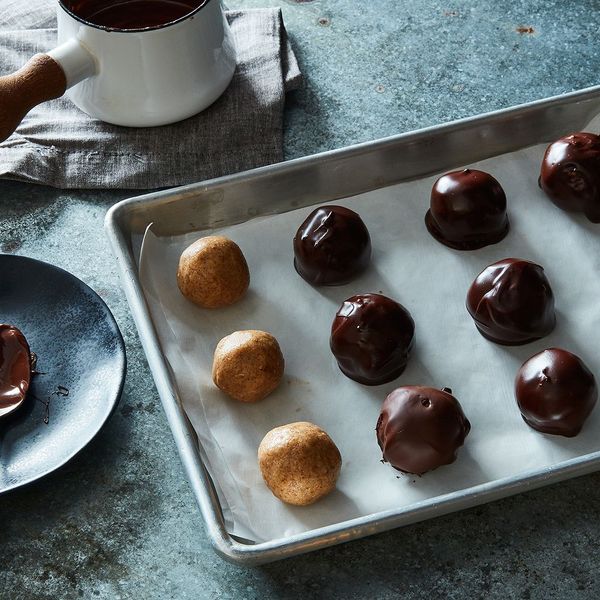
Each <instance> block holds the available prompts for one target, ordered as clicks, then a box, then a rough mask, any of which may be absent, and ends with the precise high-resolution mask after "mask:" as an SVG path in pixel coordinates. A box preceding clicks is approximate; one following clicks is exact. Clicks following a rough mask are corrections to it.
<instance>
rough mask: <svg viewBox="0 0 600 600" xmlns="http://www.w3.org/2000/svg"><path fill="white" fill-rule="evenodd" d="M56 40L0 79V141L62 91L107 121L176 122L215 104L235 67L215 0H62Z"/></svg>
mask: <svg viewBox="0 0 600 600" xmlns="http://www.w3.org/2000/svg"><path fill="white" fill-rule="evenodd" d="M98 6H100V8H99V9H98ZM161 19H166V22H162V21H161ZM115 24H116V25H118V26H115ZM139 24H142V25H143V27H139ZM58 44H59V45H58V46H57V47H56V48H54V49H53V50H51V51H50V52H48V53H47V54H37V55H35V56H33V57H32V58H31V59H30V60H29V62H27V64H26V65H25V66H24V67H22V68H21V69H20V70H19V71H17V72H15V73H13V74H11V75H6V76H4V77H0V141H2V140H5V139H6V138H7V137H9V136H10V135H11V134H12V133H13V132H14V130H15V129H16V128H17V126H18V124H19V123H20V122H21V120H22V119H23V117H24V116H25V115H26V114H27V113H28V112H29V111H30V110H31V109H32V108H33V107H34V106H36V105H37V104H40V103H41V102H45V101H46V100H51V99H53V98H58V97H59V96H62V95H63V94H64V93H65V92H67V95H68V97H69V98H70V99H71V100H72V101H73V103H74V104H75V105H76V106H78V107H79V108H80V109H81V110H83V111H84V112H86V113H87V114H88V115H90V116H92V117H96V118H98V119H101V120H103V121H106V122H107V123H114V124H116V125H125V126H130V127H149V126H155V125H166V124H168V123H174V122H176V121H180V120H182V119H185V118H187V117H190V116H192V115H194V114H196V113H198V112H200V111H202V110H203V109H205V108H206V107H208V106H209V105H210V104H212V103H213V102H214V101H215V100H216V99H217V98H218V97H219V96H220V95H221V94H222V93H223V92H224V91H225V89H226V87H227V86H228V84H229V82H230V81H231V78H232V76H233V72H234V70H235V65H236V59H235V50H234V46H233V41H232V36H231V32H230V30H229V26H228V24H227V21H226V19H225V14H224V11H223V7H222V5H221V0H102V1H100V0H60V1H59V3H58Z"/></svg>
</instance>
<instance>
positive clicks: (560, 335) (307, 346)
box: [140, 128, 600, 541]
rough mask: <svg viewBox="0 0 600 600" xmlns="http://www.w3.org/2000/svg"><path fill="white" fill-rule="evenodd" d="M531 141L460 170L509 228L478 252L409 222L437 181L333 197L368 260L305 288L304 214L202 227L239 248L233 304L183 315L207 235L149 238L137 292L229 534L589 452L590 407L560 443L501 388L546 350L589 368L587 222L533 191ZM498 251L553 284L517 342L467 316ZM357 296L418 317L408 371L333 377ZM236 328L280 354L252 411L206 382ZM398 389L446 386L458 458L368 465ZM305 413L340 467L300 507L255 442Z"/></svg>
mask: <svg viewBox="0 0 600 600" xmlns="http://www.w3.org/2000/svg"><path fill="white" fill-rule="evenodd" d="M588 130H593V131H597V128H595V129H588ZM544 149H545V145H541V146H537V147H532V148H529V149H526V150H524V151H520V152H516V153H513V154H509V155H504V156H501V157H497V158H494V159H490V160H486V161H483V162H481V163H477V164H474V165H468V166H472V167H476V168H480V169H482V170H484V171H488V172H490V173H491V174H493V175H494V177H496V178H497V179H498V180H499V181H500V183H501V184H502V186H503V187H504V190H505V191H506V195H507V198H508V207H509V218H510V227H511V228H510V233H509V235H508V236H507V238H506V239H505V240H503V241H502V242H500V243H499V244H496V245H493V246H488V247H487V248H484V249H481V250H477V251H473V252H459V251H456V250H451V249H449V248H446V247H445V246H443V245H441V244H439V243H438V242H436V241H435V240H434V239H433V238H432V237H431V236H430V235H429V233H428V232H427V230H426V228H425V225H424V223H423V218H424V215H425V212H426V210H427V208H428V206H429V194H430V191H431V186H432V184H433V182H434V181H435V179H436V177H437V176H432V177H428V178H426V179H423V180H420V181H413V182H409V183H403V184H401V185H396V186H393V187H388V188H385V189H380V190H376V191H374V192H370V193H367V194H362V195H360V196H356V197H353V198H348V199H345V200H342V201H336V204H341V205H344V206H347V207H349V208H352V209H353V210H355V211H357V212H358V213H359V214H360V215H361V216H362V218H363V220H364V221H365V223H366V225H367V227H368V228H369V231H370V233H371V238H372V242H373V259H372V264H371V267H370V269H369V270H368V271H367V272H366V273H365V274H364V275H363V276H362V277H360V278H358V279H356V280H355V281H353V282H352V283H350V284H348V285H344V286H341V287H330V288H313V287H311V286H310V285H308V284H307V283H306V282H304V281H303V280H302V279H301V278H300V277H299V276H298V275H297V273H296V271H295V270H294V267H293V263H292V261H293V252H292V237H293V235H294V233H295V231H296V229H297V227H298V226H299V224H300V223H301V222H302V221H303V220H304V218H305V217H306V215H307V214H308V213H309V212H310V211H311V210H312V209H311V208H303V209H300V210H296V211H293V212H289V213H286V214H282V215H276V216H270V217H264V218H257V219H255V220H251V221H249V222H247V223H244V224H241V225H236V226H232V227H225V228H223V229H219V230H218V231H217V230H214V232H216V233H220V234H224V235H227V236H228V237H230V238H232V239H233V240H235V241H236V242H237V243H238V244H239V245H240V247H241V248H242V250H243V252H244V254H245V256H246V259H247V261H248V264H249V267H250V273H251V284H250V290H249V293H248V295H247V297H246V298H245V299H244V300H242V301H241V302H239V303H238V304H236V305H234V306H232V307H229V308H226V309H222V310H203V309H201V308H197V307H196V306H194V305H192V304H191V303H189V302H188V301H187V300H185V299H184V298H183V297H182V296H181V294H180V293H179V290H178V288H177V284H176V277H175V273H176V269H177V263H178V259H179V255H180V253H181V252H182V250H183V249H184V248H185V247H186V246H187V245H188V244H190V243H191V242H192V241H194V240H195V239H197V238H198V237H200V235H206V234H208V233H209V232H202V233H194V234H189V235H184V236H178V237H173V238H158V237H156V236H155V235H154V234H152V232H151V231H150V232H148V233H147V235H146V237H145V241H144V245H143V251H142V256H141V264H140V273H141V281H142V285H143V288H144V291H145V294H146V298H147V299H148V302H149V306H150V310H151V313H152V318H153V320H154V323H155V325H156V327H157V331H158V335H159V339H160V343H161V345H162V348H163V350H164V352H165V354H166V356H167V357H168V360H169V362H170V365H171V367H172V368H173V371H174V373H175V377H176V380H177V383H178V386H179V389H180V393H181V397H182V399H183V403H184V407H185V410H186V412H187V414H188V416H189V418H190V420H191V422H192V424H193V426H194V428H195V429H196V431H197V433H198V436H199V439H200V440H201V444H202V447H203V449H204V452H205V453H206V459H207V461H208V466H209V470H210V472H211V474H212V476H213V479H214V480H215V482H216V483H217V487H218V492H219V495H220V498H221V501H222V503H223V506H224V507H225V515H226V520H227V522H228V526H229V530H230V532H231V533H233V534H236V535H240V536H242V537H245V538H248V539H252V540H255V541H263V540H270V539H277V538H281V537H285V536H289V535H291V534H294V533H297V532H302V531H306V530H310V529H313V528H317V527H320V526H324V525H329V524H332V523H335V522H340V521H344V520H346V519H351V518H354V517H358V516H362V515H367V514H371V513H376V512H379V511H384V510H387V509H397V508H399V507H404V506H407V505H411V504H413V503H416V502H418V501H421V500H424V499H428V498H432V497H435V496H438V495H441V494H445V493H448V492H452V491H455V490H460V489H464V488H468V487H470V486H473V485H476V484H480V483H484V482H489V481H493V480H495V479H498V478H502V477H506V476H509V475H514V474H517V473H521V472H524V471H527V470H530V469H534V468H540V467H550V466H552V465H555V464H556V463H559V462H560V461H563V460H565V459H569V458H572V457H576V456H579V455H582V454H587V453H589V452H592V451H596V450H600V435H599V434H600V408H596V409H595V410H594V412H593V413H592V415H591V417H590V418H589V419H588V421H587V423H586V425H585V426H584V429H583V431H582V432H581V434H580V435H578V436H577V437H575V438H573V439H567V438H563V437H560V436H550V435H545V434H540V433H538V432H536V431H533V430H532V429H530V428H529V427H528V426H527V425H526V424H525V423H524V422H523V420H522V419H521V416H520V414H519V411H518V408H517V405H516V402H515V399H514V396H513V382H514V377H515V374H516V371H517V369H518V368H519V366H520V365H521V363H522V362H523V361H524V360H525V359H527V358H528V357H530V356H531V355H533V354H534V353H536V352H539V351H540V350H542V349H544V348H548V347H551V346H558V347H562V348H565V349H568V350H570V351H572V352H575V353H576V354H577V355H579V356H580V357H581V358H582V359H583V360H584V362H585V363H586V364H587V365H588V366H589V367H590V369H591V370H592V372H594V373H595V374H597V375H598V374H600V353H599V352H598V344H599V342H598V339H599V332H600V302H599V298H600V276H599V274H600V225H593V224H591V223H589V222H588V221H587V220H586V219H585V218H583V217H581V216H577V215H576V216H573V215H569V214H566V213H564V212H562V211H560V210H559V209H558V208H556V207H555V206H554V205H553V204H551V203H550V201H549V200H548V199H547V198H546V197H545V196H544V194H543V193H542V192H541V191H540V190H539V188H538V186H537V178H538V174H539V167H540V163H541V158H542V155H543V152H544ZM465 166H467V165H465ZM313 208H314V207H313ZM210 233H212V232H210ZM506 257H517V258H524V259H528V260H532V261H534V262H537V263H539V264H541V265H542V266H543V267H544V268H545V271H546V274H547V277H548V279H549V280H550V283H551V285H552V287H553V290H554V293H555V298H556V307H557V327H556V329H555V330H554V332H553V333H552V334H551V335H549V336H548V337H546V338H544V339H542V340H539V341H537V342H534V343H531V344H527V345H526V346H520V347H503V346H499V345H496V344H493V343H491V342H489V341H486V340H485V339H484V338H483V337H481V335H480V334H479V333H478V332H477V331H476V329H475V326H474V324H473V321H472V319H471V317H470V316H469V315H468V313H467V311H466V309H465V297H466V293H467V290H468V288H469V285H470V284H471V282H472V280H473V279H474V278H475V276H476V275H477V274H478V273H479V272H480V271H481V270H482V269H483V268H485V266H487V265H488V264H490V263H492V262H495V261H497V260H500V259H502V258H506ZM364 292H382V293H384V294H386V295H388V296H390V297H392V298H394V299H396V300H398V301H399V302H400V303H402V304H403V305H404V306H405V307H407V308H408V309H409V310H410V312H411V314H412V316H413V318H414V320H415V323H416V336H417V342H416V347H415V351H414V354H413V355H412V357H411V359H410V361H409V365H408V368H407V369H406V371H405V372H404V374H403V375H401V376H400V378H399V379H397V380H396V381H394V382H392V383H389V384H386V385H383V386H378V387H366V386H362V385H360V384H358V383H355V382H354V381H351V380H350V379H348V378H346V377H345V376H344V375H342V373H341V372H340V371H339V369H338V367H337V364H336V362H335V359H334V357H333V356H332V354H331V352H330V350H329V332H330V327H331V321H332V319H333V317H334V315H335V312H336V310H337V308H338V306H339V305H340V304H341V303H342V301H343V300H345V299H346V298H347V297H349V296H351V295H352V294H355V293H364ZM240 329H263V330H266V331H269V332H271V333H272V334H273V335H274V336H275V337H276V338H277V339H278V340H279V342H280V345H281V347H282V350H283V353H284V356H285V361H286V369H285V379H284V381H283V384H282V385H281V387H280V388H279V389H278V390H277V391H276V392H275V393H274V394H273V395H272V396H270V397H268V398H267V399H265V400H264V401H262V402H260V403H257V404H255V405H246V404H241V403H237V402H235V401H233V400H230V399H229V398H227V397H226V396H225V395H224V394H223V393H221V392H220V391H219V390H217V389H216V388H215V387H214V385H213V384H212V381H211V376H210V372H211V364H212V354H213V351H214V348H215V346H216V344H217V342H218V341H219V340H220V339H221V338H222V337H224V336H225V335H228V334H229V333H231V332H233V331H235V330H240ZM409 384H415V385H417V384H421V385H430V386H433V387H438V388H441V387H444V386H447V387H450V388H452V390H453V391H454V394H455V395H456V396H457V398H458V399H459V400H460V402H461V404H462V406H463V409H464V411H465V413H466V414H467V416H468V418H469V420H470V421H471V425H472V430H471V433H470V435H469V436H468V438H467V441H466V444H465V446H464V447H463V448H462V449H461V450H460V452H459V456H458V460H457V461H456V462H455V463H454V464H452V465H450V466H444V467H441V468H439V469H437V470H435V471H432V472H430V473H427V474H425V475H424V476H422V477H411V476H406V475H402V474H400V473H399V472H397V471H395V470H394V469H393V468H392V467H391V466H390V465H388V464H382V463H381V462H380V459H381V452H380V450H379V447H378V445H377V441H376V437H375V424H376V421H377V417H378V414H379V410H380V406H381V403H382V401H383V399H384V398H385V396H386V395H387V394H388V393H389V392H390V391H391V390H392V389H394V388H395V387H398V386H400V385H409ZM303 420H306V421H312V422H314V423H316V424H318V425H319V426H321V427H323V428H324V429H325V430H326V431H327V432H328V433H329V434H330V435H331V437H332V438H333V440H334V441H335V442H336V444H337V445H338V447H339V449H340V452H341V454H342V457H343V466H342V471H341V475H340V479H339V481H338V485H337V491H336V492H334V493H333V494H331V495H330V496H329V497H327V498H325V499H324V500H322V501H320V502H318V503H316V504H314V505H312V506H309V507H302V508H300V507H291V506H287V505H285V504H283V503H282V502H280V501H279V500H277V499H276V498H275V497H274V496H273V495H272V494H271V492H270V491H269V490H268V489H267V487H266V486H265V485H264V483H263V481H262V478H261V475H260V472H259V469H258V465H257V458H256V451H257V448H258V445H259V443H260V441H261V439H262V438H263V436H264V435H265V434H266V433H267V432H268V431H269V430H270V429H271V428H273V427H276V426H278V425H282V424H285V423H290V422H294V421H303Z"/></svg>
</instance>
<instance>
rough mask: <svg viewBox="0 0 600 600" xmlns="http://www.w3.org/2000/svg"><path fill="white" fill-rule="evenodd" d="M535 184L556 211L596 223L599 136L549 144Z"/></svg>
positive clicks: (599, 186) (599, 202) (599, 196)
mask: <svg viewBox="0 0 600 600" xmlns="http://www.w3.org/2000/svg"><path fill="white" fill-rule="evenodd" d="M539 183H540V187H541V188H542V189H543V190H544V192H546V194H547V196H548V197H549V198H550V200H552V202H554V204H556V206H558V207H559V208H562V209H563V210H566V211H569V212H582V213H583V214H584V215H585V216H586V217H587V218H588V219H589V220H590V221H591V222H592V223H600V136H597V135H595V134H593V133H573V134H571V135H567V136H565V137H562V138H560V139H559V140H557V141H556V142H554V143H553V144H550V146H548V148H547V149H546V153H545V154H544V160H543V161H542V171H541V173H540V179H539Z"/></svg>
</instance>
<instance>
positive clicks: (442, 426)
mask: <svg viewBox="0 0 600 600" xmlns="http://www.w3.org/2000/svg"><path fill="white" fill-rule="evenodd" d="M470 430H471V424H470V423H469V420H468V419H467V417H466V416H465V414H464V413H463V410H462V407H461V406H460V403H459V402H458V400H457V399H456V398H455V397H454V396H453V395H452V390H450V389H448V388H444V389H443V390H437V389H434V388H430V387H424V386H404V387H400V388H398V389H395V390H394V391H393V392H392V393H391V394H389V395H388V396H387V398H386V399H385V401H384V403H383V406H382V407H381V414H380V415H379V420H378V421H377V427H376V432H377V442H378V443H379V447H380V448H381V450H382V452H383V459H384V460H385V461H386V462H389V463H390V464H391V465H392V467H394V468H395V469H397V470H398V471H403V472H404V473H413V474H415V475H422V474H423V473H426V472H427V471H431V470H433V469H437V468H438V467H440V466H442V465H447V464H450V463H452V462H454V461H455V460H456V453H457V450H458V449H459V448H460V447H461V446H462V445H463V444H464V441H465V438H466V437H467V435H468V433H469V431H470Z"/></svg>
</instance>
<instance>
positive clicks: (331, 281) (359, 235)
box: [294, 206, 371, 285]
mask: <svg viewBox="0 0 600 600" xmlns="http://www.w3.org/2000/svg"><path fill="white" fill-rule="evenodd" d="M370 260H371V238H370V236H369V232H368V230H367V228H366V226H365V224H364V223H363V222H362V219H361V218H360V217H359V216H358V215H357V214H356V213H355V212H354V211H352V210H350V209H348V208H344V207H343V206H321V207H319V208H317V209H315V210H314V211H313V212H311V213H310V215H308V217H307V219H306V220H305V221H304V223H302V225H300V227H299V228H298V231H297V232H296V235H295V236H294V266H295V267H296V271H298V273H299V274H300V276H301V277H302V278H303V279H305V280H306V281H308V283H310V284H312V285H341V284H343V283H348V282H349V281H350V280H351V279H353V278H354V277H355V276H357V275H359V274H360V273H361V272H362V271H364V270H365V269H366V268H367V266H368V264H369V261H370Z"/></svg>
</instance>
